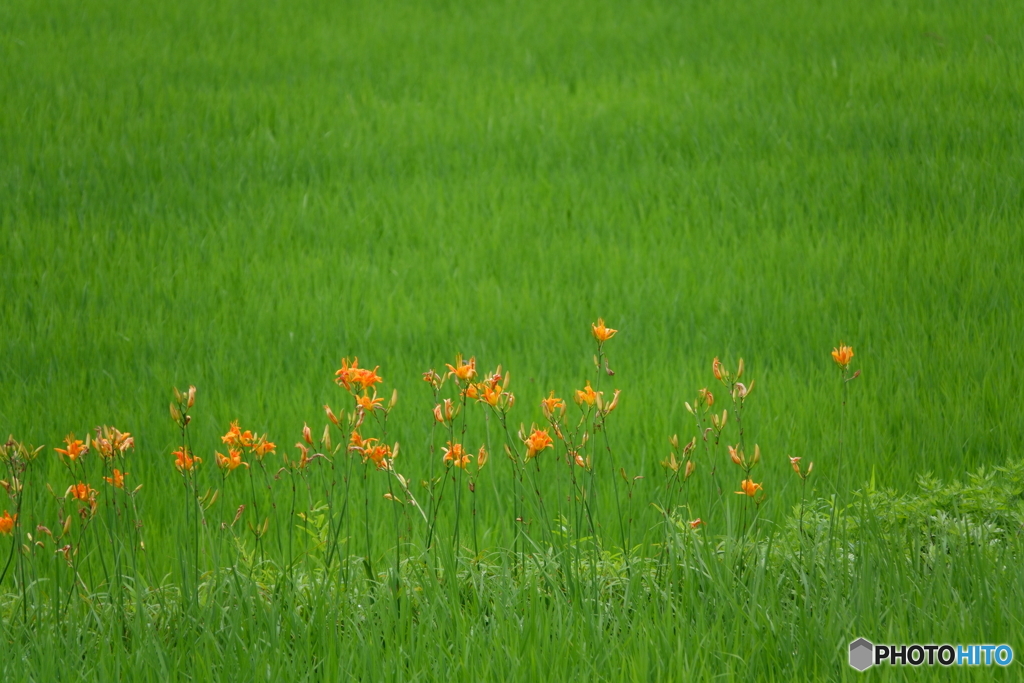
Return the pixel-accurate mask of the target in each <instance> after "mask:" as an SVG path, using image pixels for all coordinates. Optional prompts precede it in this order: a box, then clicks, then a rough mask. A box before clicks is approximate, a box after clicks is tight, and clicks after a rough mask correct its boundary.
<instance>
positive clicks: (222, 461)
mask: <svg viewBox="0 0 1024 683" xmlns="http://www.w3.org/2000/svg"><path fill="white" fill-rule="evenodd" d="M239 465H245V466H246V467H249V463H247V462H245V461H244V460H242V451H236V450H234V449H230V450H228V454H227V455H224V454H222V453H217V467H219V468H221V469H222V470H227V471H228V472H234V471H235V470H236V469H238V466H239Z"/></svg>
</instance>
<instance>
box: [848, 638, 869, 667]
mask: <svg viewBox="0 0 1024 683" xmlns="http://www.w3.org/2000/svg"><path fill="white" fill-rule="evenodd" d="M874 659H875V646H874V645H872V644H871V642H870V641H868V640H865V639H864V638H858V639H857V640H855V641H853V642H852V643H850V666H852V667H853V668H854V669H856V670H857V671H864V670H865V669H867V668H868V667H870V666H871V665H872V664H874V663H875V662H874Z"/></svg>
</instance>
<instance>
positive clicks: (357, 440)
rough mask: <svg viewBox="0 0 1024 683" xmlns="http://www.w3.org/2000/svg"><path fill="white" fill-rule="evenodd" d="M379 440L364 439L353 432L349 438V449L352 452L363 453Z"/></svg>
mask: <svg viewBox="0 0 1024 683" xmlns="http://www.w3.org/2000/svg"><path fill="white" fill-rule="evenodd" d="M376 440H377V439H364V438H363V437H362V436H360V434H359V432H356V431H353V432H352V434H351V435H350V436H349V438H348V449H349V450H350V451H361V450H363V449H364V448H367V447H368V446H371V445H372V444H373V443H374V442H375V441H376Z"/></svg>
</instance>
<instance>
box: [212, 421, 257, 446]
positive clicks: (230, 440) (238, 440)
mask: <svg viewBox="0 0 1024 683" xmlns="http://www.w3.org/2000/svg"><path fill="white" fill-rule="evenodd" d="M220 440H221V441H222V442H223V443H226V444H227V445H228V446H245V447H246V448H248V447H251V446H252V445H253V435H252V432H251V431H249V430H248V429H246V430H245V431H244V432H243V431H242V429H241V427H239V426H238V420H234V421H233V422H232V423H231V428H230V429H228V433H227V434H225V435H224V436H222V437H220Z"/></svg>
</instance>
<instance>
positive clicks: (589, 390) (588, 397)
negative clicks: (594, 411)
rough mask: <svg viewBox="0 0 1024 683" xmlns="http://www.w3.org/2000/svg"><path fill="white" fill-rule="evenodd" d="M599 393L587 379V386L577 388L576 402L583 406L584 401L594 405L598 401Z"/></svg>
mask: <svg viewBox="0 0 1024 683" xmlns="http://www.w3.org/2000/svg"><path fill="white" fill-rule="evenodd" d="M601 393H604V392H601ZM597 394H598V392H596V391H594V389H593V387H591V386H590V380H587V386H586V387H584V388H583V389H577V390H576V403H577V404H578V405H581V406H582V405H583V404H584V403H586V404H587V405H588V406H592V405H594V402H595V401H597Z"/></svg>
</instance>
